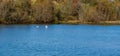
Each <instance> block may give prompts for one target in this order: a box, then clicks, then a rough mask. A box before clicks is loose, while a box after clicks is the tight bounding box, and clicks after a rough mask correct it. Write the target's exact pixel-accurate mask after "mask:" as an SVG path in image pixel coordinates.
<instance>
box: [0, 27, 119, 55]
mask: <svg viewBox="0 0 120 56" xmlns="http://www.w3.org/2000/svg"><path fill="white" fill-rule="evenodd" d="M48 26H49V27H48ZM46 28H47V29H46ZM119 30H120V26H99V25H47V26H46V25H0V56H119V55H120V53H119V52H120V35H119V34H120V31H119Z"/></svg>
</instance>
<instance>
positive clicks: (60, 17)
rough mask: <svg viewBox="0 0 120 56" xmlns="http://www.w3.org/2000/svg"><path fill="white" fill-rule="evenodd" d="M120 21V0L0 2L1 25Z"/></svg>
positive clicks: (28, 0) (9, 0) (17, 0)
mask: <svg viewBox="0 0 120 56" xmlns="http://www.w3.org/2000/svg"><path fill="white" fill-rule="evenodd" d="M69 20H77V21H80V22H100V21H113V20H120V1H119V0H0V23H4V24H26V23H27V24H30V23H58V22H59V21H69Z"/></svg>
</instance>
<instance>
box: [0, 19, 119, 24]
mask: <svg viewBox="0 0 120 56" xmlns="http://www.w3.org/2000/svg"><path fill="white" fill-rule="evenodd" d="M31 24H41V25H49V24H68V25H69V24H71V25H80V24H88V25H120V21H101V22H80V21H78V20H69V21H58V22H53V23H0V25H31Z"/></svg>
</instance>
